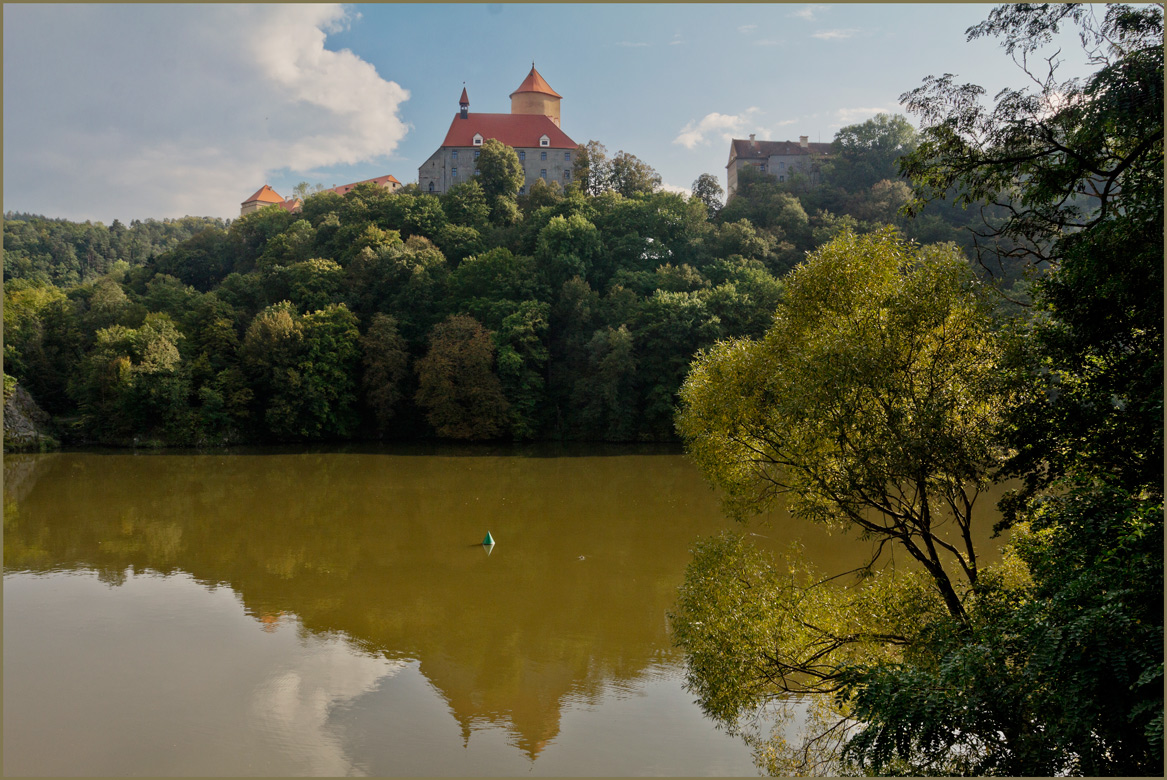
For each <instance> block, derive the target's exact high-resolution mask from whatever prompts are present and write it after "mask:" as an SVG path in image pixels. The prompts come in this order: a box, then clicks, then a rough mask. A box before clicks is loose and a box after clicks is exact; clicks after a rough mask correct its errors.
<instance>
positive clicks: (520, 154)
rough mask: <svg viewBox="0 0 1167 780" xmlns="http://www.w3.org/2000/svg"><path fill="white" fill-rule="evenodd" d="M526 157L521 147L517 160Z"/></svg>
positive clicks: (520, 160)
mask: <svg viewBox="0 0 1167 780" xmlns="http://www.w3.org/2000/svg"><path fill="white" fill-rule="evenodd" d="M526 159H527V153H526V152H525V151H523V150H522V149H520V150H519V162H522V161H523V160H526Z"/></svg>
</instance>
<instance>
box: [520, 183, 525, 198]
mask: <svg viewBox="0 0 1167 780" xmlns="http://www.w3.org/2000/svg"><path fill="white" fill-rule="evenodd" d="M519 194H520V195H526V194H527V185H526V184H524V185H523V186H522V187H519Z"/></svg>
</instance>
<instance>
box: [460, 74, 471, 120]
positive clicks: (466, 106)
mask: <svg viewBox="0 0 1167 780" xmlns="http://www.w3.org/2000/svg"><path fill="white" fill-rule="evenodd" d="M458 108H459V114H458V115H459V116H460V117H462V118H463V119H466V118H467V114H469V113H470V96H469V95H467V94H466V82H465V81H463V82H462V97H461V98H460V99H459V100H458Z"/></svg>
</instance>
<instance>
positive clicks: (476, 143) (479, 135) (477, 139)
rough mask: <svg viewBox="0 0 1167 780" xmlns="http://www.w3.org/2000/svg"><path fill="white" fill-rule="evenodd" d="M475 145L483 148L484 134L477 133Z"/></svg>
mask: <svg viewBox="0 0 1167 780" xmlns="http://www.w3.org/2000/svg"><path fill="white" fill-rule="evenodd" d="M474 145H475V146H482V133H475V134H474Z"/></svg>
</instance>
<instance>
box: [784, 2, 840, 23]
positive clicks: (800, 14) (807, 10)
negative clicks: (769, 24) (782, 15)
mask: <svg viewBox="0 0 1167 780" xmlns="http://www.w3.org/2000/svg"><path fill="white" fill-rule="evenodd" d="M829 8H830V6H829V5H807V6H803V7H802V8H799V9H798V10H797V11H791V12H790V13H788V14H786V15H787V16H792V17H794V18H795V19H805V20H806V21H808V22H812V21H814V17H815V14H817V13H818V12H820V11H826V10H827V9H829Z"/></svg>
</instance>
